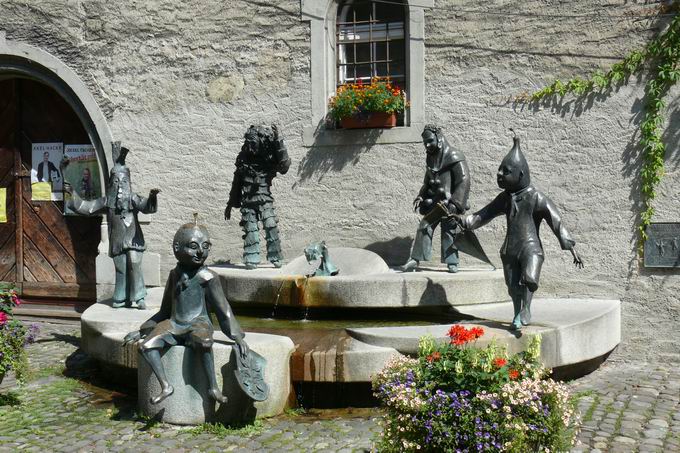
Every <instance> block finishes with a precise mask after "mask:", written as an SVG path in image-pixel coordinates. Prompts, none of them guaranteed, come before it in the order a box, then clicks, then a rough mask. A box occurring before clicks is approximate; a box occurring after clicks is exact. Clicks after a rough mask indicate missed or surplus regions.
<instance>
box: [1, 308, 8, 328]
mask: <svg viewBox="0 0 680 453" xmlns="http://www.w3.org/2000/svg"><path fill="white" fill-rule="evenodd" d="M6 322H7V313H5V312H4V311H0V326H1V325H3V324H5V323H6Z"/></svg>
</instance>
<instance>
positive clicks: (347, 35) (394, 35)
mask: <svg viewBox="0 0 680 453" xmlns="http://www.w3.org/2000/svg"><path fill="white" fill-rule="evenodd" d="M405 18H406V9H405V7H403V6H398V5H395V4H386V3H379V2H374V1H370V0H368V1H367V0H349V1H343V2H341V3H340V4H339V5H338V14H337V19H336V29H337V30H336V34H335V42H336V43H337V51H336V56H337V68H338V72H337V81H336V83H337V85H338V86H339V85H342V84H345V83H357V82H359V81H362V82H370V81H371V79H372V78H373V77H390V78H391V79H392V81H393V82H394V83H395V84H397V85H399V86H400V87H405V86H406V79H407V75H406V45H405V41H404V38H405V30H404V29H405Z"/></svg>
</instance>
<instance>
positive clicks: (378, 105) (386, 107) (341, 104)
mask: <svg viewBox="0 0 680 453" xmlns="http://www.w3.org/2000/svg"><path fill="white" fill-rule="evenodd" d="M329 107H330V114H331V116H332V117H333V118H334V119H336V120H341V119H343V118H349V117H351V116H354V115H356V114H362V113H369V112H384V113H399V112H403V111H404V109H405V108H406V107H408V103H407V102H406V96H405V94H404V92H403V91H402V90H401V89H399V88H398V87H396V86H394V85H392V83H391V82H390V80H389V79H382V78H375V79H373V80H371V83H370V84H362V83H357V84H346V85H341V86H340V87H338V90H337V91H336V93H335V96H333V97H332V98H331V99H330V101H329Z"/></svg>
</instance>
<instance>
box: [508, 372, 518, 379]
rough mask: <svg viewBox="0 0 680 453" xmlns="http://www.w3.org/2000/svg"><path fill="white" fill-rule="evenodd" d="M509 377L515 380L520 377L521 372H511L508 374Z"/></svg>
mask: <svg viewBox="0 0 680 453" xmlns="http://www.w3.org/2000/svg"><path fill="white" fill-rule="evenodd" d="M508 376H510V379H512V380H515V379H517V378H518V377H519V371H517V370H510V371H509V372H508Z"/></svg>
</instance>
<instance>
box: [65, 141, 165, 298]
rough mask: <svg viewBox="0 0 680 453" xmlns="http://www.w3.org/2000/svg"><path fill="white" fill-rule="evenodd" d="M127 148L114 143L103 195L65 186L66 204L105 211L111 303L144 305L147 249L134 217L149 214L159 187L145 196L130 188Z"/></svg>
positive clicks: (87, 211) (79, 210) (84, 211)
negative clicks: (111, 271)
mask: <svg viewBox="0 0 680 453" xmlns="http://www.w3.org/2000/svg"><path fill="white" fill-rule="evenodd" d="M128 152H129V150H128V149H127V148H122V147H121V146H120V142H116V143H114V144H113V159H114V165H113V168H112V169H111V174H110V176H109V184H108V187H107V190H106V195H105V196H103V197H99V198H95V199H93V200H83V199H82V198H80V196H79V195H78V194H77V192H76V191H74V190H73V188H72V187H70V186H67V187H66V188H65V190H66V191H67V192H68V193H69V194H70V195H71V199H70V200H69V201H68V202H67V203H68V207H69V208H70V209H71V210H72V211H74V212H77V213H78V214H81V215H94V214H99V213H103V212H106V219H107V223H108V227H109V256H110V257H111V258H112V259H113V264H114V267H115V269H116V279H115V288H114V291H113V307H114V308H119V307H123V306H125V307H128V308H130V307H132V305H133V303H134V304H136V305H137V308H139V309H145V308H146V304H145V302H144V298H145V297H146V287H145V286H144V275H143V273H142V256H143V253H144V250H146V243H145V242H144V235H143V234H142V229H141V227H140V226H139V220H138V219H137V214H138V213H140V212H141V213H143V214H151V213H154V212H156V209H157V206H158V200H157V194H158V193H159V192H160V190H158V189H151V191H150V192H149V196H148V197H143V196H141V195H138V194H136V193H134V192H132V185H131V181H130V169H129V168H128V167H127V166H126V165H125V157H126V156H127V154H128Z"/></svg>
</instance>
